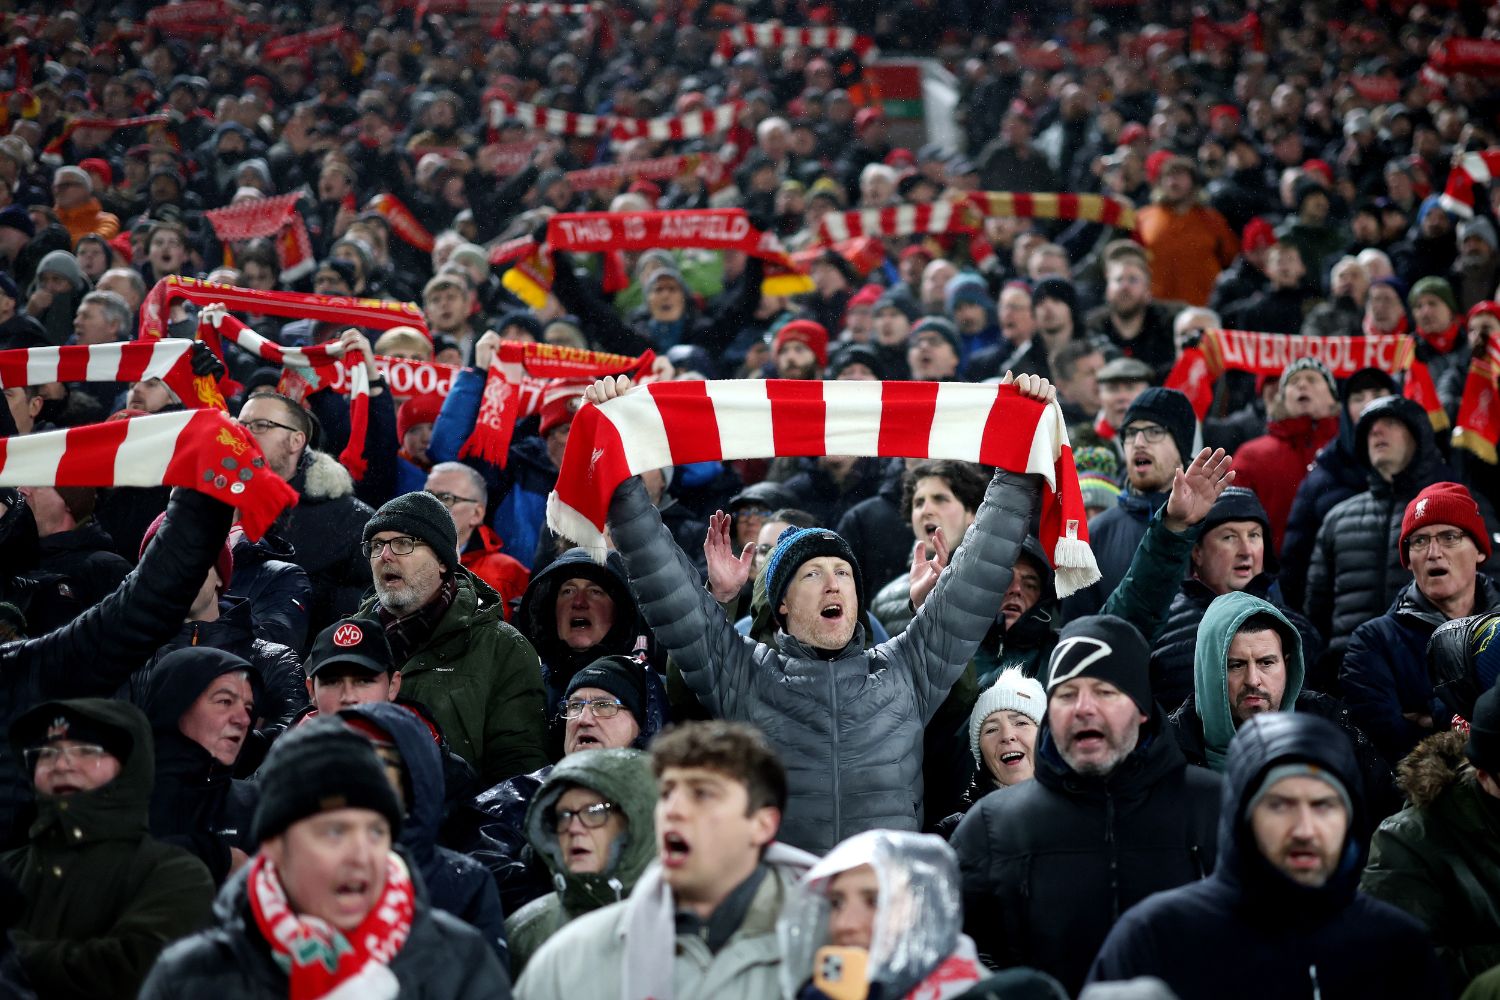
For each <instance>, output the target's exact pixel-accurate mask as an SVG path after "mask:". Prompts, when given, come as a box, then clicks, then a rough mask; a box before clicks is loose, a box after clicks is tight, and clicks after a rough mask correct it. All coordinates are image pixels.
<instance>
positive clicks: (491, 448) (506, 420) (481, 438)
mask: <svg viewBox="0 0 1500 1000" xmlns="http://www.w3.org/2000/svg"><path fill="white" fill-rule="evenodd" d="M655 360H656V354H655V353H654V352H652V351H647V352H646V353H645V354H642V355H641V356H640V357H638V358H630V357H626V356H625V355H623V354H606V353H604V352H603V351H585V350H581V349H579V348H576V347H558V346H556V345H554V344H521V343H517V342H516V341H513V340H505V341H501V343H500V349H499V350H497V351H496V352H495V357H494V359H493V360H492V361H491V362H490V370H489V372H488V373H487V375H486V377H485V382H484V398H483V400H482V401H481V402H480V404H479V416H478V418H477V419H476V420H475V421H474V430H473V433H471V434H470V435H469V439H468V440H467V441H465V442H464V446H463V448H462V449H460V451H459V453H458V454H459V457H460V458H466V457H468V456H470V455H473V456H475V457H476V458H481V459H483V460H484V461H486V462H489V463H490V464H492V465H498V466H499V467H501V468H502V469H503V468H505V462H506V459H507V458H508V457H509V455H510V439H511V434H512V433H513V432H514V431H515V426H516V421H518V420H521V419H523V418H525V417H529V416H530V415H531V414H533V413H539V412H540V411H541V409H542V407H543V406H545V405H546V404H547V403H548V402H549V401H550V399H549V393H550V392H552V391H553V390H555V389H557V388H558V387H559V386H563V387H565V388H566V389H568V390H570V391H572V392H575V393H577V394H580V395H581V394H582V393H583V390H584V389H586V388H587V387H588V385H589V383H590V382H592V381H593V380H594V379H598V378H604V377H605V376H606V375H629V376H630V377H631V378H632V379H634V380H637V381H639V380H640V379H641V377H642V376H643V375H645V374H646V373H647V372H649V371H650V370H651V365H652V362H654V361H655Z"/></svg>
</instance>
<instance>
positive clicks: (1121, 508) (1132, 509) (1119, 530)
mask: <svg viewBox="0 0 1500 1000" xmlns="http://www.w3.org/2000/svg"><path fill="white" fill-rule="evenodd" d="M1167 496H1168V494H1167V493H1145V494H1142V493H1137V492H1136V491H1135V490H1133V489H1131V488H1130V487H1129V486H1127V487H1125V489H1123V490H1121V491H1120V499H1119V502H1118V505H1117V506H1115V507H1112V508H1110V509H1109V510H1107V511H1105V512H1104V513H1102V514H1100V515H1099V516H1097V517H1095V518H1094V519H1093V520H1092V521H1090V522H1089V548H1091V549H1093V550H1094V560H1095V561H1096V562H1097V563H1098V564H1099V574H1100V575H1099V582H1098V583H1095V584H1093V585H1092V586H1089V587H1085V588H1083V589H1082V590H1080V591H1078V593H1076V594H1074V595H1073V596H1071V597H1065V598H1063V621H1073V620H1074V619H1075V618H1082V617H1083V616H1084V615H1097V614H1099V613H1100V610H1101V609H1102V608H1103V607H1104V602H1105V601H1107V600H1108V599H1109V595H1110V594H1112V593H1114V589H1115V588H1116V587H1118V586H1119V585H1120V581H1121V580H1123V579H1125V572H1126V571H1127V570H1128V569H1130V560H1131V559H1133V558H1134V557H1135V550H1136V548H1137V547H1138V546H1139V545H1140V544H1141V539H1142V538H1144V537H1146V525H1147V524H1148V523H1150V521H1151V515H1152V514H1155V513H1156V510H1157V508H1158V507H1160V506H1161V505H1162V504H1164V503H1166V502H1167Z"/></svg>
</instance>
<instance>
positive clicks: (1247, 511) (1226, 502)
mask: <svg viewBox="0 0 1500 1000" xmlns="http://www.w3.org/2000/svg"><path fill="white" fill-rule="evenodd" d="M1229 521H1255V522H1256V523H1258V524H1259V525H1260V527H1261V531H1262V532H1263V534H1262V538H1264V540H1265V542H1266V548H1265V554H1264V557H1263V558H1264V562H1263V563H1262V565H1263V566H1264V567H1265V570H1266V572H1268V573H1274V572H1276V570H1277V568H1278V564H1277V562H1276V551H1275V549H1274V547H1273V546H1272V545H1271V519H1270V518H1269V517H1267V516H1266V508H1265V507H1264V506H1262V505H1261V502H1260V497H1258V496H1256V495H1255V492H1254V491H1253V490H1247V489H1246V488H1245V487H1243V486H1231V487H1229V488H1228V489H1226V490H1225V491H1224V492H1223V493H1220V494H1219V499H1217V500H1215V501H1214V505H1213V506H1212V507H1210V508H1209V509H1208V513H1207V514H1206V515H1204V517H1203V522H1202V525H1201V526H1200V528H1199V534H1198V537H1199V538H1203V537H1205V536H1207V535H1208V533H1209V532H1210V531H1212V530H1214V529H1215V528H1217V527H1218V526H1219V525H1221V524H1225V523H1227V522H1229Z"/></svg>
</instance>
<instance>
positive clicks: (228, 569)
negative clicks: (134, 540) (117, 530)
mask: <svg viewBox="0 0 1500 1000" xmlns="http://www.w3.org/2000/svg"><path fill="white" fill-rule="evenodd" d="M166 519H167V512H166V511H162V512H161V513H160V514H158V515H156V520H154V521H152V522H151V527H149V528H147V529H146V534H145V535H143V536H142V537H141V551H140V553H139V554H138V555H137V556H136V558H137V559H139V558H141V557H143V556H145V554H146V546H148V545H150V544H151V539H153V538H155V537H156V533H157V532H158V531H160V530H161V523H162V522H163V521H165V520H166ZM214 569H216V570H218V571H219V593H220V594H222V593H224V591H226V590H228V589H229V581H230V579H232V578H233V577H234V552H233V551H232V550H231V549H230V548H229V540H228V539H227V538H226V539H225V540H224V546H223V547H222V548H221V549H219V554H218V555H217V556H215V557H214Z"/></svg>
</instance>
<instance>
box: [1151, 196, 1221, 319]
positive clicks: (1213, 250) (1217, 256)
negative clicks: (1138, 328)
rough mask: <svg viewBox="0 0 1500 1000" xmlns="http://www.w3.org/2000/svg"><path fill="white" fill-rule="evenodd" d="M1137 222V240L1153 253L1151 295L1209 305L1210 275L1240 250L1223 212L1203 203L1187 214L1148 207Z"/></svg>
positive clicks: (1157, 206) (1168, 209)
mask: <svg viewBox="0 0 1500 1000" xmlns="http://www.w3.org/2000/svg"><path fill="white" fill-rule="evenodd" d="M1135 220H1136V221H1135V230H1136V239H1137V240H1138V241H1139V242H1140V243H1141V245H1142V246H1144V247H1145V248H1146V250H1147V251H1149V252H1150V254H1151V297H1152V298H1154V299H1156V300H1157V301H1159V302H1160V301H1177V302H1186V303H1188V304H1189V305H1195V306H1204V305H1208V297H1209V295H1210V293H1212V292H1213V290H1214V279H1215V278H1217V277H1218V276H1219V272H1220V271H1222V270H1224V269H1225V268H1226V267H1228V266H1229V265H1230V264H1232V263H1234V258H1235V257H1236V256H1237V255H1238V254H1239V252H1240V241H1239V239H1237V238H1236V237H1235V235H1234V233H1233V232H1232V231H1231V230H1230V228H1229V223H1227V222H1225V221H1224V216H1222V215H1220V214H1219V213H1218V212H1217V211H1216V210H1214V209H1212V208H1209V207H1207V206H1206V205H1194V206H1193V207H1191V208H1189V209H1188V210H1187V211H1185V212H1177V211H1174V210H1172V209H1170V208H1167V207H1166V206H1165V205H1147V206H1146V207H1145V208H1143V209H1141V210H1140V211H1139V212H1137V213H1136V214H1135Z"/></svg>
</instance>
